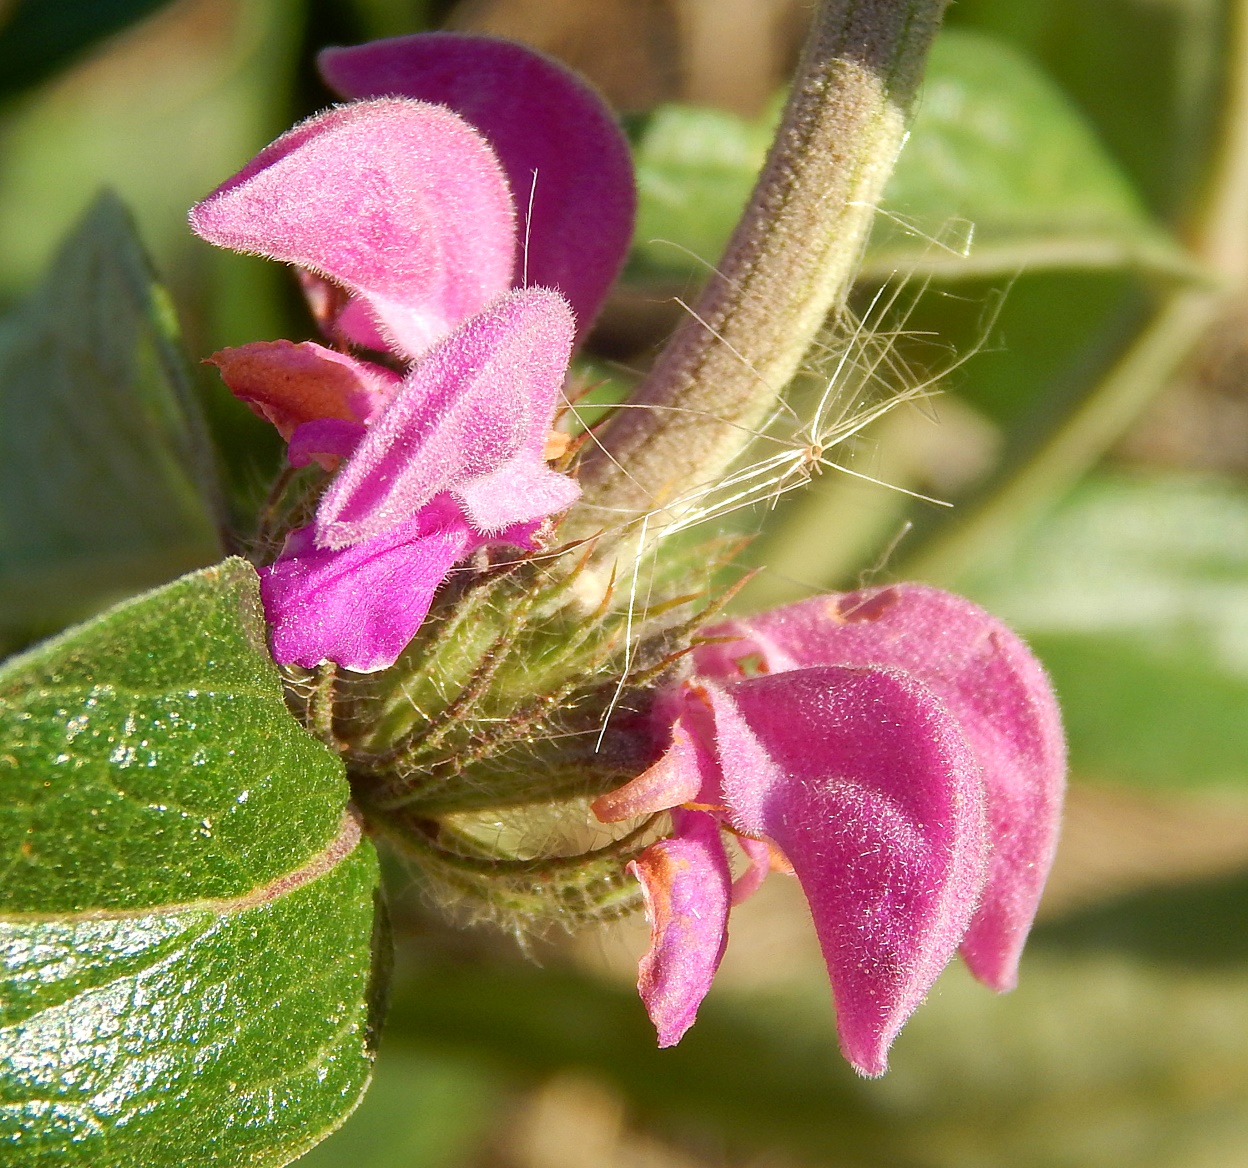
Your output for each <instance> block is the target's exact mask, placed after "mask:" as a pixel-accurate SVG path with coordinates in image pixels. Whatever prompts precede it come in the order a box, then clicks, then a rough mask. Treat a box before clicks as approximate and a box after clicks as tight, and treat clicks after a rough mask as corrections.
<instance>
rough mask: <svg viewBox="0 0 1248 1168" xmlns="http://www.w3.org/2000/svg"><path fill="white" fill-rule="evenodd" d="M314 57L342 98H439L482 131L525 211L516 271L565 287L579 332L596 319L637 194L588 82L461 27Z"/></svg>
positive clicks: (623, 151) (626, 158) (621, 148)
mask: <svg viewBox="0 0 1248 1168" xmlns="http://www.w3.org/2000/svg"><path fill="white" fill-rule="evenodd" d="M319 64H320V69H321V74H322V76H324V78H325V80H326V81H327V82H328V83H329V85H330V86H331V87H333V88H334V89H336V90H337V91H338V92H339V93H341V94H343V96H345V97H376V96H379V95H382V94H398V95H401V96H404V97H413V98H419V99H420V100H422V101H431V102H437V103H439V104H441V105H447V106H450V108H451V109H453V110H454V111H455V112H456V113H457V114H459V115H460V116H461V117H463V118H464V119H465V120H466V121H468V122H469V123H470V124H472V125H473V126H475V127H476V128H477V129H478V130H480V132H481V133H482V134H483V135H484V136H485V138H486V140H487V141H488V142H489V143H490V145H491V146H493V148H494V150H495V151H496V152H497V154H498V157H499V161H500V162H501V163H502V166H503V169H504V170H505V171H506V173H507V179H508V181H509V182H510V184H511V193H512V197H513V198H514V200H515V205H516V209H517V212H518V214H519V216H520V226H519V229H518V230H517V232H516V241H515V245H516V260H515V278H516V281H517V282H523V283H524V284H527V285H539V286H543V287H548V288H556V289H558V290H559V291H560V292H562V293H563V295H564V296H566V297H567V299H568V301H569V302H570V303H571V304H572V307H573V308H574V309H575V311H576V316H577V320H578V322H579V325H580V328H581V331H582V332H584V330H585V329H587V328H588V327H589V325H590V324H592V323H593V319H594V317H595V316H596V315H597V314H598V309H599V308H600V307H601V305H602V301H603V299H604V298H605V296H606V293H607V290H608V288H610V286H611V284H612V282H613V281H614V279H615V277H616V275H617V274H618V273H619V269H620V265H621V264H622V263H623V261H624V255H625V253H626V251H627V250H628V244H629V240H630V238H631V236H632V230H633V217H634V213H635V206H636V194H635V191H634V187H633V172H632V161H631V158H630V155H629V149H628V142H627V140H626V139H625V137H624V135H623V133H622V132H621V130H620V128H619V126H618V124H617V123H616V121H615V118H614V117H613V115H612V113H611V111H610V109H609V108H608V107H607V105H606V102H605V101H604V100H603V99H602V98H601V97H600V96H599V95H598V94H597V93H596V92H595V91H594V90H593V89H592V88H591V87H590V86H589V84H588V83H587V82H585V81H584V80H583V79H582V78H580V77H579V76H577V75H576V74H575V73H573V72H571V71H570V70H569V69H567V68H566V67H565V66H563V65H561V64H559V63H558V62H557V61H554V60H552V59H551V58H549V57H546V56H543V55H542V54H540V53H537V52H535V51H534V50H532V49H530V48H526V47H525V46H524V45H520V44H516V43H515V42H512V41H504V40H495V39H493V38H491V37H481V36H465V35H462V34H458V33H423V34H419V35H416V36H405V37H395V38H393V39H391V40H382V41H373V42H372V43H371V44H366V45H359V46H357V47H354V48H347V49H326V50H325V51H324V52H322V53H321V55H320V59H319ZM530 204H531V211H532V213H531V216H530Z"/></svg>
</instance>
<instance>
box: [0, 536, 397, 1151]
mask: <svg viewBox="0 0 1248 1168" xmlns="http://www.w3.org/2000/svg"><path fill="white" fill-rule="evenodd" d="M263 629H264V626H263V621H262V617H261V613H260V606H259V596H258V589H257V582H256V577H255V573H254V571H253V570H252V568H251V567H250V566H249V565H248V564H246V563H244V562H243V561H240V560H230V561H226V562H225V563H224V564H222V565H219V566H218V567H216V568H211V569H207V570H206V571H203V572H199V573H196V574H194V575H191V576H188V577H184V578H183V579H181V580H178V581H176V582H175V583H173V584H171V585H168V586H167V587H165V588H162V589H159V590H158V591H156V592H152V593H149V594H148V595H146V596H142V597H139V598H138V599H136V600H133V601H130V602H128V603H126V604H124V605H121V606H119V607H118V608H116V609H113V610H111V611H110V612H108V613H105V614H104V615H102V616H100V617H98V618H96V619H95V620H94V621H92V622H90V623H89V624H86V625H83V626H81V627H79V628H76V629H72V630H70V631H69V632H67V633H65V634H63V635H62V636H60V637H58V638H56V639H55V640H53V641H51V642H48V643H47V644H45V645H43V646H40V647H39V648H37V649H35V650H33V651H32V652H30V653H28V654H26V655H24V656H22V657H19V658H16V659H14V660H13V661H11V662H10V663H8V665H7V666H6V667H5V668H4V669H3V670H2V671H0V782H2V783H3V784H4V787H5V799H4V800H3V811H2V812H0V855H2V856H3V861H0V863H2V864H3V869H2V870H3V873H4V874H3V879H0V978H2V981H0V986H2V988H0V1002H3V1003H4V1005H3V1008H2V1009H0V1148H3V1149H6V1150H5V1151H4V1153H3V1157H2V1158H3V1162H4V1163H5V1164H6V1165H8V1164H12V1165H14V1166H15V1168H26V1166H27V1165H30V1166H32V1168H33V1166H36V1165H38V1166H42V1165H45V1164H47V1165H51V1164H83V1165H86V1164H90V1165H91V1166H92V1168H114V1166H115V1168H122V1166H123V1165H127V1166H128V1165H134V1164H144V1165H153V1166H162V1165H170V1166H172V1165H182V1164H187V1163H193V1162H198V1163H212V1164H219V1165H236V1164H237V1165H243V1164H246V1165H281V1164H285V1163H288V1162H289V1161H290V1160H291V1159H293V1158H294V1157H295V1156H297V1155H298V1154H300V1153H301V1152H303V1151H304V1150H306V1149H307V1148H308V1147H310V1146H312V1145H313V1144H314V1143H316V1142H317V1141H318V1140H319V1139H321V1138H323V1136H324V1135H326V1134H327V1133H328V1132H330V1131H332V1130H334V1128H336V1127H337V1126H338V1124H339V1123H341V1122H342V1120H343V1119H344V1118H345V1117H346V1115H347V1114H349V1113H350V1111H351V1109H352V1108H353V1107H354V1105H355V1103H356V1101H357V1100H358V1098H359V1096H360V1094H361V1092H362V1090H363V1088H364V1085H365V1083H366V1082H367V1079H368V1075H369V1070H370V1067H371V1060H372V1047H373V1037H374V1035H373V1031H374V1025H373V1022H374V1019H373V1014H374V1011H375V1008H376V1006H375V1003H376V999H377V990H376V988H375V987H374V986H373V984H372V982H373V980H374V973H373V970H374V960H373V958H374V948H375V943H376V934H377V933H378V914H377V910H376V906H375V896H376V889H377V870H376V860H375V856H374V854H373V850H372V847H371V845H370V844H369V843H368V842H367V841H364V840H362V839H361V836H360V830H359V825H358V821H357V820H356V819H355V818H354V816H352V815H350V814H348V813H347V812H346V810H345V807H346V801H347V795H348V791H347V785H346V781H345V778H344V776H343V771H342V766H341V763H340V762H339V761H338V760H337V759H336V758H335V757H333V756H332V755H331V754H330V753H329V752H328V751H327V750H325V749H324V748H323V747H322V746H320V745H319V744H318V743H316V742H314V741H313V740H312V739H311V738H309V737H308V735H307V734H306V733H305V732H304V731H303V730H302V729H301V728H300V727H299V726H298V725H297V724H296V723H295V721H294V720H293V719H292V718H291V717H290V715H289V713H288V712H287V711H286V708H285V704H284V702H283V699H282V691H281V684H280V681H279V679H278V676H277V672H276V670H275V668H274V667H273V664H272V662H271V660H270V659H269V656H268V654H267V652H266V651H265V648H264V642H263Z"/></svg>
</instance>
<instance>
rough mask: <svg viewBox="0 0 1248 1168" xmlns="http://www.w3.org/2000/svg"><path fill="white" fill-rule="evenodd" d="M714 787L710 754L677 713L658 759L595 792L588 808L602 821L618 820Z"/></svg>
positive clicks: (716, 775)
mask: <svg viewBox="0 0 1248 1168" xmlns="http://www.w3.org/2000/svg"><path fill="white" fill-rule="evenodd" d="M718 787H719V767H718V766H717V765H716V763H715V759H714V757H713V756H712V754H711V752H710V751H709V750H708V749H707V747H706V746H705V745H704V744H703V741H702V736H701V735H699V734H698V733H696V732H695V730H694V729H693V728H692V727H691V726H690V725H689V722H688V719H687V718H686V717H684V716H678V717H677V719H676V721H675V723H674V724H673V725H672V737H671V742H670V743H669V744H668V747H667V750H665V751H664V752H663V756H662V757H661V758H660V759H659V761H658V762H656V763H655V764H654V765H653V766H652V767H649V768H648V769H646V770H644V771H642V773H641V774H639V775H638V776H637V777H636V778H635V779H632V780H630V781H629V782H627V783H625V784H624V786H622V787H619V788H617V789H616V790H614V791H608V792H607V793H606V794H605V795H599V796H598V798H597V799H595V800H594V801H593V802H592V803H591V804H590V810H592V811H593V813H594V815H595V816H597V818H598V819H599V821H600V822H602V823H619V822H620V821H621V820H624V819H635V818H637V817H638V816H642V815H653V814H654V813H655V812H656V811H667V810H669V809H670V808H672V807H679V806H680V805H681V804H682V803H692V802H693V801H694V800H695V799H697V798H698V796H699V794H700V793H701V792H703V790H704V789H711V790H715V791H717V790H718Z"/></svg>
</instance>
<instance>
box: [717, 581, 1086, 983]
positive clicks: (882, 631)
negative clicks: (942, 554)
mask: <svg viewBox="0 0 1248 1168" xmlns="http://www.w3.org/2000/svg"><path fill="white" fill-rule="evenodd" d="M708 631H709V632H711V633H715V634H720V635H724V634H728V635H731V634H733V633H736V634H738V635H740V636H742V637H743V638H744V641H743V643H740V644H737V645H732V644H722V643H721V644H717V645H708V646H706V647H705V650H699V651H698V652H699V654H704V655H702V656H699V658H698V666H699V668H700V669H703V670H704V671H707V672H711V673H712V674H713V675H715V676H720V677H723V676H728V675H729V674H728V672H727V671H728V670H729V669H730V668H731V664H730V663H731V661H732V659H733V658H734V657H740V656H742V655H743V653H759V654H761V655H762V657H763V658H764V660H765V661H766V662H767V663H768V665H769V666H770V667H771V669H772V671H773V672H775V671H778V670H782V669H792V668H794V667H796V666H799V665H814V664H821V665H881V666H886V667H889V668H894V669H904V670H906V671H907V672H908V673H910V674H912V675H913V676H915V677H916V678H918V679H919V680H920V681H921V682H923V683H924V684H925V685H926V686H928V688H929V689H931V690H932V692H933V693H934V694H935V695H936V696H937V697H938V698H939V699H940V701H941V702H942V703H943V704H944V706H945V708H946V709H947V710H948V711H949V713H951V714H952V715H953V716H954V718H956V719H957V720H958V722H959V724H960V725H961V727H962V733H963V734H964V735H965V737H966V740H967V742H968V743H969V744H970V746H971V749H972V750H973V751H974V753H975V757H976V758H977V759H978V761H979V764H980V766H981V767H982V768H983V776H984V788H985V799H986V806H987V815H988V827H989V835H990V840H991V845H992V850H991V856H990V860H989V872H988V882H987V885H986V886H985V889H984V896H983V900H982V902H981V904H980V907H979V911H978V912H977V913H976V914H975V918H974V920H973V921H972V922H971V927H970V929H969V931H968V932H967V935H966V939H965V940H964V941H963V943H962V955H963V957H964V958H965V959H966V963H967V965H968V966H969V967H970V969H971V971H972V972H973V973H974V974H975V976H976V977H978V978H979V979H980V980H981V981H983V982H984V983H986V984H987V985H989V986H991V987H992V988H993V989H996V990H1008V989H1012V988H1013V987H1014V985H1015V984H1016V982H1017V980H1018V960H1019V955H1020V954H1021V952H1022V948H1023V943H1024V941H1025V940H1026V939H1027V933H1028V930H1029V929H1030V928H1031V922H1032V919H1033V918H1034V917H1035V914H1036V908H1037V906H1038V904H1039V901H1040V894H1041V892H1042V891H1043V889H1044V882H1045V878H1046V877H1047V876H1048V872H1049V867H1050V865H1051V863H1052V860H1053V853H1054V850H1055V848H1056V846H1057V835H1058V824H1059V818H1060V814H1061V805H1062V793H1063V789H1064V786H1065V773H1066V748H1065V742H1064V739H1063V736H1062V726H1061V715H1060V713H1059V711H1058V707H1057V702H1056V700H1055V699H1054V697H1053V691H1052V687H1051V686H1050V684H1049V680H1048V678H1047V677H1046V676H1045V673H1044V670H1043V668H1042V667H1041V666H1040V664H1039V662H1037V661H1036V659H1035V658H1034V657H1033V656H1032V654H1031V652H1030V651H1029V650H1028V649H1027V646H1026V645H1024V644H1023V642H1022V641H1021V640H1020V639H1019V638H1018V637H1017V636H1015V635H1014V633H1013V632H1011V631H1010V630H1009V629H1008V628H1007V627H1006V626H1005V625H1003V624H1002V623H1001V622H1000V621H998V620H997V619H996V618H995V617H992V616H990V615H989V614H988V613H986V612H984V610H983V609H981V608H979V607H978V606H976V605H974V604H972V603H971V602H970V601H968V600H964V599H963V598H962V597H960V596H954V595H951V594H950V593H948V592H942V591H940V590H939V589H936V588H928V587H925V586H923V585H919V584H899V585H894V586H891V587H885V588H873V589H868V590H866V591H862V592H849V593H845V594H843V595H839V596H825V597H816V598H814V599H811V600H806V601H803V602H801V603H800V604H792V605H788V606H786V607H784V608H778V609H775V610H773V611H772V612H769V613H764V614H763V615H762V616H759V617H755V618H753V619H751V620H747V621H739V622H733V623H731V624H728V625H723V626H720V627H718V628H716V629H712V630H708ZM708 650H709V652H708Z"/></svg>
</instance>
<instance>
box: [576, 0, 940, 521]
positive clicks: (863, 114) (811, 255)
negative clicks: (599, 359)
mask: <svg viewBox="0 0 1248 1168" xmlns="http://www.w3.org/2000/svg"><path fill="white" fill-rule="evenodd" d="M946 2H947V0H823V2H822V3H821V4H820V5H819V8H818V11H817V13H816V15H815V19H814V24H813V26H812V29H811V33H810V37H809V39H808V41H807V43H806V48H805V51H804V53H803V56H802V60H801V63H800V64H799V66H798V71H797V75H796V77H795V79H794V83H793V89H792V93H791V96H790V98H789V103H788V106H787V108H786V110H785V114H784V118H783V120H782V122H781V125H780V129H779V132H778V133H777V135H776V140H775V143H774V144H773V145H772V148H771V153H770V155H769V156H768V159H767V163H766V165H765V166H764V168H763V171H762V174H761V175H760V177H759V181H758V184H757V186H756V187H755V189H754V194H753V196H752V198H751V200H750V203H749V206H748V207H747V208H746V211H745V214H744V216H743V217H742V220H741V222H740V223H739V224H738V226H737V230H736V232H735V234H734V235H733V237H732V240H731V241H730V243H729V245H728V249H727V252H726V253H725V255H724V258H723V260H722V262H721V264H720V266H719V268H718V270H717V272H716V273H715V274H714V275H712V277H711V279H710V281H709V282H708V284H707V287H706V289H705V290H704V291H703V293H702V295H701V297H700V298H699V300H698V302H697V304H696V306H695V308H694V309H693V311H692V312H691V314H690V316H689V318H688V319H686V320H685V321H684V323H683V324H682V325H681V327H680V328H679V329H678V330H677V331H676V333H675V334H674V336H673V337H672V339H671V341H670V342H669V343H668V345H667V348H666V349H665V350H664V351H663V353H662V355H661V356H660V357H659V359H658V361H657V362H656V364H655V366H654V368H653V370H652V371H651V373H650V375H649V376H648V377H647V378H646V380H645V382H644V383H643V384H642V386H641V387H640V389H639V390H638V392H637V394H636V395H635V396H634V397H633V399H632V400H631V401H630V403H629V408H628V409H625V410H622V411H620V412H619V413H618V414H617V415H616V416H615V417H613V418H612V419H611V421H610V422H609V423H608V425H607V426H606V427H605V428H604V429H603V431H602V432H601V433H600V434H599V435H598V439H599V446H598V447H597V449H595V450H594V451H593V452H592V453H591V454H590V455H589V456H588V457H587V458H586V460H585V462H584V464H583V466H582V470H581V484H582V487H583V489H584V496H583V499H582V501H581V504H580V505H579V506H578V507H577V508H576V509H575V511H574V512H573V514H572V515H571V516H569V519H568V521H567V524H566V526H565V530H564V533H563V534H565V535H568V536H571V537H578V536H584V535H588V534H590V533H592V532H594V531H596V530H601V529H604V528H608V529H609V528H618V526H619V525H621V524H627V523H629V522H631V521H633V520H635V519H637V518H639V517H640V516H643V515H653V513H655V512H656V511H657V512H659V515H658V516H657V517H656V518H653V519H652V521H651V523H650V525H649V529H650V531H651V532H652V533H657V532H658V531H660V530H661V529H662V527H663V516H664V513H663V510H662V509H663V508H664V507H665V506H669V505H671V504H673V502H674V501H676V500H678V499H679V498H680V497H681V496H683V495H687V494H688V493H689V492H690V490H691V489H694V488H696V487H697V486H698V485H699V484H702V483H707V482H713V481H714V480H715V479H716V478H717V477H718V476H719V475H721V474H722V473H723V472H724V471H725V470H726V469H727V467H728V466H729V465H730V464H731V463H732V462H733V461H734V460H735V459H736V458H737V456H738V455H739V454H740V453H741V452H742V450H743V449H744V447H745V446H746V444H747V443H748V441H749V439H750V436H751V434H752V433H753V432H754V431H755V430H757V429H758V428H759V427H760V426H761V425H762V424H764V423H765V422H766V420H767V418H768V415H769V414H770V413H771V411H772V410H773V409H774V408H775V407H776V403H777V401H778V398H779V395H780V393H781V391H782V390H783V389H784V387H785V385H786V384H787V383H788V381H789V380H790V379H791V378H792V376H793V374H794V373H795V372H796V371H797V369H798V366H799V365H800V363H801V360H802V358H803V356H804V355H805V353H806V351H807V349H808V348H809V346H810V344H811V342H812V341H813V340H814V338H815V335H816V333H817V332H818V330H819V328H820V326H821V325H822V324H823V322H824V320H825V319H826V317H827V315H828V313H829V312H831V311H833V310H835V309H836V308H838V307H839V306H840V305H841V304H842V302H843V301H844V298H845V296H846V294H847V292H848V290H849V288H850V286H851V284H852V282H853V279H854V275H855V271H856V269H857V266H858V263H859V260H860V258H861V254H862V249H863V246H864V244H865V242H866V238H867V234H868V232H869V230H870V226H871V219H872V216H873V214H874V211H875V206H876V204H877V203H878V201H879V199H880V196H881V195H882V193H883V190H884V184H885V183H886V182H887V180H888V177H889V175H890V174H891V173H892V169H893V164H894V162H895V161H896V158H897V153H898V151H899V150H900V149H901V145H902V142H903V141H904V139H905V132H906V120H907V116H908V114H909V111H910V106H911V103H912V101H913V99H914V95H915V92H916V90H917V88H918V84H919V80H920V78H921V76H922V71H923V65H924V62H925V60H926V56H927V50H928V48H929V46H930V44H931V41H932V38H933V37H934V36H935V34H936V30H937V28H938V27H939V25H940V19H941V16H942V14H943V12H944V8H945V5H946ZM673 510H675V508H674V507H669V512H668V521H670V520H671V519H675V518H678V517H679V516H678V515H677V514H672V513H671V512H672V511H673Z"/></svg>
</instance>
